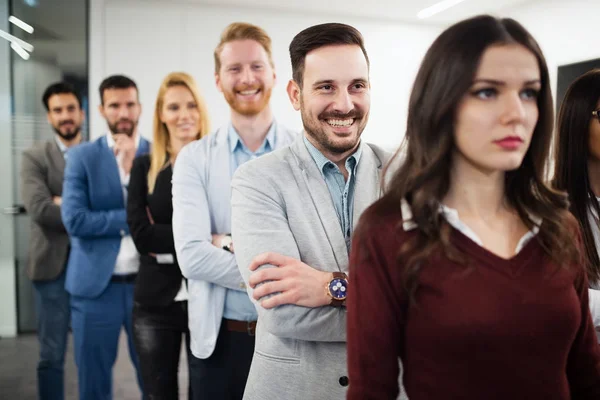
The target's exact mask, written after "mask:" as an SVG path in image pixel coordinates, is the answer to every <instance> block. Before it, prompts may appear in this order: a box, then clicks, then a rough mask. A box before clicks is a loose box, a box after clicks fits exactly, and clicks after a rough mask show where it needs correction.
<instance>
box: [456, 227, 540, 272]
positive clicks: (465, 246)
mask: <svg viewBox="0 0 600 400" xmlns="http://www.w3.org/2000/svg"><path fill="white" fill-rule="evenodd" d="M451 229H452V233H451V241H452V242H453V243H454V244H455V245H456V246H457V247H458V248H459V249H460V250H462V251H463V253H464V254H465V255H466V256H467V260H468V259H469V258H470V257H473V258H474V259H476V260H477V261H479V262H481V263H483V264H484V265H486V266H488V267H491V268H493V269H495V270H497V271H500V272H502V273H503V274H506V275H508V276H510V277H512V278H515V277H517V276H519V275H520V274H521V272H522V271H523V269H524V268H525V267H526V266H527V265H529V264H530V263H532V262H533V261H534V260H535V259H536V258H535V256H536V255H537V256H539V258H537V259H538V260H539V261H541V258H543V257H544V256H545V255H544V252H543V249H542V247H541V244H540V243H539V241H538V236H537V235H536V236H535V237H533V238H531V240H529V241H528V242H527V243H526V244H525V245H524V246H523V248H522V249H521V251H519V252H518V253H516V254H514V255H513V256H512V257H510V258H504V257H501V256H499V255H497V254H495V253H493V252H492V251H490V250H488V249H486V248H485V247H483V246H480V245H479V244H478V243H475V242H474V241H473V240H472V239H470V238H469V237H468V236H466V235H465V234H464V233H462V232H461V231H459V230H458V229H456V228H455V227H454V226H451Z"/></svg>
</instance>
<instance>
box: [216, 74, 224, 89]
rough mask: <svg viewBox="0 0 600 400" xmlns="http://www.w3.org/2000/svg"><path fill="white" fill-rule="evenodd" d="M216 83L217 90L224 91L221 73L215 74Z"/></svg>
mask: <svg viewBox="0 0 600 400" xmlns="http://www.w3.org/2000/svg"><path fill="white" fill-rule="evenodd" d="M215 84H216V85H217V90H218V91H219V92H221V93H223V88H222V87H221V78H220V77H219V74H215Z"/></svg>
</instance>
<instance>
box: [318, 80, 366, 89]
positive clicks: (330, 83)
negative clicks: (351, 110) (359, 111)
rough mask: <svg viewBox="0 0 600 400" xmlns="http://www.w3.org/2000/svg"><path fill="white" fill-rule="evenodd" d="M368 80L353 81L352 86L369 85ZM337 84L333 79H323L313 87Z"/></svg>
mask: <svg viewBox="0 0 600 400" xmlns="http://www.w3.org/2000/svg"><path fill="white" fill-rule="evenodd" d="M367 82H368V81H367V79H366V78H356V79H352V82H350V84H351V85H353V84H355V83H367ZM334 83H335V81H334V80H333V79H323V80H320V81H316V82H315V83H313V87H316V86H320V85H333V84H334Z"/></svg>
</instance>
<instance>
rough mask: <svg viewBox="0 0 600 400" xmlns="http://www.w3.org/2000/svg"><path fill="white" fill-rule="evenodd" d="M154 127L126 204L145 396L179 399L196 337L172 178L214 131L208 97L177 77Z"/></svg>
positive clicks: (159, 105) (165, 90) (166, 87)
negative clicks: (183, 366)
mask: <svg viewBox="0 0 600 400" xmlns="http://www.w3.org/2000/svg"><path fill="white" fill-rule="evenodd" d="M153 128H154V137H153V145H152V150H151V152H150V154H147V155H144V156H141V157H138V158H137V159H136V160H135V161H134V164H133V167H132V170H131V178H130V182H129V196H128V201H127V222H128V224H129V227H130V230H131V236H132V237H133V241H134V242H135V245H136V247H137V249H138V251H139V253H140V255H141V256H140V270H139V273H138V276H137V280H136V285H135V292H134V307H133V330H134V340H135V346H136V349H137V352H138V355H139V359H140V367H141V372H142V381H143V386H144V393H145V394H146V396H147V397H148V398H149V399H178V387H177V369H178V365H179V354H180V351H181V338H182V334H185V340H186V348H187V351H188V354H189V349H190V338H189V331H188V321H187V295H188V294H187V288H186V286H187V285H186V282H185V280H184V279H183V276H182V275H181V271H180V269H179V265H178V264H177V259H176V257H175V248H174V244H173V231H172V229H171V217H172V214H173V207H172V203H171V176H172V168H173V165H174V163H175V162H176V160H177V154H178V153H179V151H180V150H181V149H182V148H183V146H185V145H186V144H188V143H190V142H192V141H194V140H197V139H200V138H202V137H203V136H204V135H206V133H207V132H208V130H209V126H208V116H207V111H206V106H205V104H204V100H203V99H202V97H201V96H200V94H199V92H198V89H197V87H196V83H195V81H194V79H193V78H192V77H191V76H190V75H188V74H186V73H183V72H173V73H171V74H169V75H167V77H166V78H165V79H164V80H163V82H162V84H161V86H160V89H159V91H158V97H157V99H156V108H155V110H154V125H153Z"/></svg>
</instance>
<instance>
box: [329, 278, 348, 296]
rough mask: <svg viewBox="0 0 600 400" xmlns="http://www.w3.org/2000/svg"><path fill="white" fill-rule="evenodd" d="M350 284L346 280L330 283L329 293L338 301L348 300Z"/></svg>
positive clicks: (338, 279) (335, 280)
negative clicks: (347, 291)
mask: <svg viewBox="0 0 600 400" xmlns="http://www.w3.org/2000/svg"><path fill="white" fill-rule="evenodd" d="M347 289H348V283H347V282H346V280H345V279H340V278H336V279H333V280H332V281H331V282H329V293H330V294H331V297H333V298H334V299H336V300H344V299H345V298H346V295H347V293H346V290H347Z"/></svg>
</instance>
